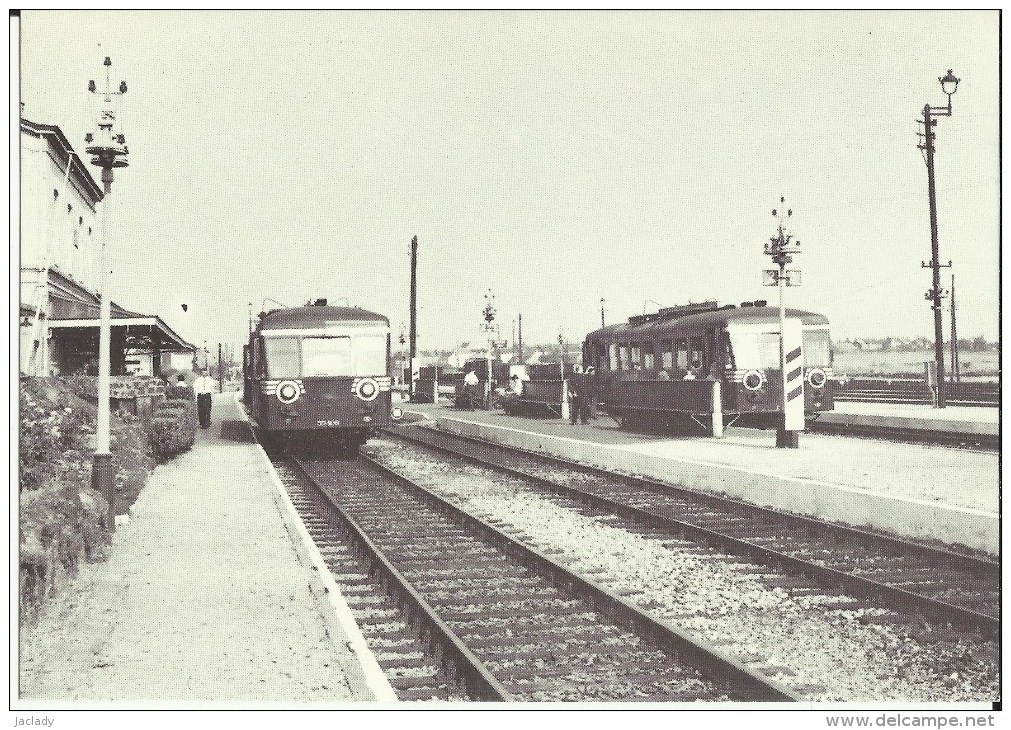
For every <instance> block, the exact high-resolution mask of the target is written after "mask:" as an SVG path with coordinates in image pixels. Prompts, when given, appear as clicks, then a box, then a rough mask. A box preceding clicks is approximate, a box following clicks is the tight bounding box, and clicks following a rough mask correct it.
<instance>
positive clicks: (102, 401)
mask: <svg viewBox="0 0 1011 730" xmlns="http://www.w3.org/2000/svg"><path fill="white" fill-rule="evenodd" d="M104 66H105V91H104V92H102V111H101V113H100V115H99V118H98V125H97V128H96V130H95V133H94V134H92V133H89V134H87V135H85V138H84V139H85V142H87V143H88V147H85V152H87V153H88V154H89V155H93V157H92V158H91V164H92V165H95V166H96V167H100V168H102V185H103V193H102V246H101V248H100V249H99V266H100V267H101V271H100V276H99V297H100V299H99V328H98V417H97V421H96V424H95V454H94V460H93V462H92V467H91V485H92V488H94V489H95V490H96V491H97V492H98V493H99V494H101V495H102V496H103V497H105V500H106V502H108V503H109V523H108V525H107V527H108V529H109V530H110V531H114V530H115V529H116V469H115V467H114V466H113V464H112V452H111V450H110V448H109V416H110V414H109V397H110V386H111V382H110V381H111V377H110V370H111V363H110V360H111V356H110V343H111V329H112V312H111V308H110V306H109V260H108V252H107V249H108V243H109V218H110V208H111V202H110V198H111V195H112V171H113V169H114V168H117V167H127V165H128V163H127V161H126V156H127V154H129V150H128V149H127V148H126V137H125V136H124V135H123V134H122V133H116V132H115V131H114V129H113V127H114V126H115V124H116V109H115V107H114V105H113V99H114V98H115V97H117V96H122V95H123V94H125V93H126V82H125V81H121V82H119V91H118V92H114V91H111V90H110V85H109V67H110V66H112V61H111V60H109V57H108V56H106V57H105V61H104ZM88 91H90V92H91V93H93V94H97V93H99V92H98V90H97V85H96V84H95V82H94V81H89V82H88Z"/></svg>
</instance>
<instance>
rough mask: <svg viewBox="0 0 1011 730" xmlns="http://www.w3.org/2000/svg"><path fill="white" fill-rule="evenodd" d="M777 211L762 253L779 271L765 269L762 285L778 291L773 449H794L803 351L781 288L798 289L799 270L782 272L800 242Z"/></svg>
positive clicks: (800, 414)
mask: <svg viewBox="0 0 1011 730" xmlns="http://www.w3.org/2000/svg"><path fill="white" fill-rule="evenodd" d="M779 202H780V204H785V203H786V199H785V198H780V199H779ZM781 211H782V208H780V209H779V212H777V211H776V210H773V211H772V215H773V216H776V215H779V232H778V234H777V235H776V236H774V237H773V238H770V239H769V242H768V243H766V244H765V254H766V255H767V256H769V257H770V258H771V259H772V261H773V263H775V264H776V265H777V266H778V267H779V268H778V269H766V270H765V276H764V281H763V283H764V285H765V286H776V287H778V288H779V367H780V374H781V376H782V377H781V383H782V388H783V401H782V403H783V420H782V423H781V424H780V426H779V428H777V430H776V448H780V449H796V448H797V447H798V446H799V441H800V432H801V431H803V430H804V367H803V355H802V353H803V350H802V343H801V337H800V336H797V337H796V338H794V337H793V336H792V335H793V334H795V333H788V332H787V322H786V303H785V302H786V298H785V288H786V287H787V286H800V271H798V270H796V269H791V270H789V271H788V270H787V269H786V265H787V264H789V263H792V262H793V256H794V255H795V254H799V253H800V241H791V239H792V238H793V237H792V236H791V235H790V234H789V233H786V232H785V231H784V230H783V223H784V222H785V221H786V219H787V218H789V217H790V216H792V215H793V210H791V209H789V208H788V209H787V210H786V213H785V215H784V214H782V212H781ZM794 339H796V340H797V341H796V342H794V341H793V340H794Z"/></svg>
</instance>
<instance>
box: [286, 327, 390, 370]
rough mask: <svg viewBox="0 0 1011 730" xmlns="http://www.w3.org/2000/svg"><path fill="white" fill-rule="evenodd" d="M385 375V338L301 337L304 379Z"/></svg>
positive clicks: (379, 336)
mask: <svg viewBox="0 0 1011 730" xmlns="http://www.w3.org/2000/svg"><path fill="white" fill-rule="evenodd" d="M385 374H386V337H385V336H384V335H359V336H356V337H354V338H352V337H346V336H341V337H304V338H302V375H303V377H313V376H317V377H319V376H335V375H343V376H348V375H385Z"/></svg>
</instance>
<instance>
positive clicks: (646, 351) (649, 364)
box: [642, 342, 656, 370]
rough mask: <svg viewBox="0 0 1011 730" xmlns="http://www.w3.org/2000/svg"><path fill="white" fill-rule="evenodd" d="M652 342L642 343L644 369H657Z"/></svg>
mask: <svg viewBox="0 0 1011 730" xmlns="http://www.w3.org/2000/svg"><path fill="white" fill-rule="evenodd" d="M653 347H654V345H653V343H652V342H643V343H642V367H643V369H644V370H655V369H656V353H654V352H653Z"/></svg>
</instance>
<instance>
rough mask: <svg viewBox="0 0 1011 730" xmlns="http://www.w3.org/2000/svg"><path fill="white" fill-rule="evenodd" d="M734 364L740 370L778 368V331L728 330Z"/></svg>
mask: <svg viewBox="0 0 1011 730" xmlns="http://www.w3.org/2000/svg"><path fill="white" fill-rule="evenodd" d="M730 346H731V348H732V349H733V358H734V365H736V366H737V368H738V369H741V370H750V369H752V368H754V369H757V370H763V369H766V368H771V369H774V370H778V369H779V333H778V332H734V331H731V332H730Z"/></svg>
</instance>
